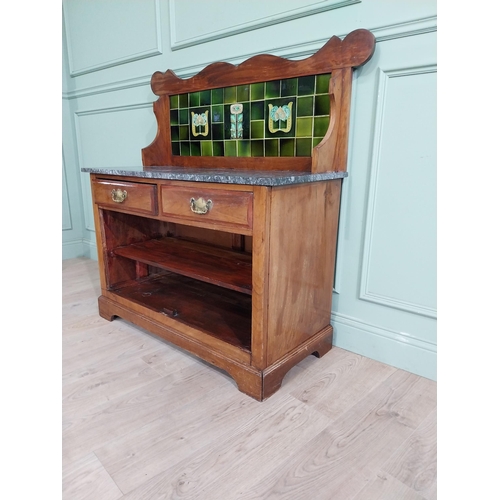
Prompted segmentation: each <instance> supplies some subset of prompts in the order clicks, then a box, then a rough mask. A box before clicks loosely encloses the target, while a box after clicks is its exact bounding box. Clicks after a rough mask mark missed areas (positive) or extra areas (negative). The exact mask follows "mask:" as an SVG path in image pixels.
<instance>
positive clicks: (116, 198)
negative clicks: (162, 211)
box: [93, 179, 158, 215]
mask: <svg viewBox="0 0 500 500" xmlns="http://www.w3.org/2000/svg"><path fill="white" fill-rule="evenodd" d="M93 192H94V203H97V204H98V205H100V206H103V207H109V208H113V209H116V210H123V211H126V212H133V213H139V214H147V215H156V214H157V213H158V209H157V199H156V185H154V184H141V183H136V182H126V181H110V180H103V179H101V180H96V181H94V183H93Z"/></svg>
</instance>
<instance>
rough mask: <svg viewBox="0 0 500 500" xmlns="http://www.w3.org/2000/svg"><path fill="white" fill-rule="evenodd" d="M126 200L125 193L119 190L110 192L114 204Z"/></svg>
mask: <svg viewBox="0 0 500 500" xmlns="http://www.w3.org/2000/svg"><path fill="white" fill-rule="evenodd" d="M126 198H127V191H125V190H123V191H122V190H121V189H112V190H111V199H112V200H113V201H114V202H115V203H123V202H124V201H125V199H126Z"/></svg>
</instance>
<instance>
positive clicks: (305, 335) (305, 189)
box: [267, 180, 342, 364]
mask: <svg viewBox="0 0 500 500" xmlns="http://www.w3.org/2000/svg"><path fill="white" fill-rule="evenodd" d="M341 182H342V181H341V180H336V181H329V182H325V183H313V184H307V185H298V186H291V187H282V188H277V189H273V191H272V196H271V226H270V235H271V239H270V249H269V255H270V261H269V312H268V315H269V317H268V351H267V362H268V364H271V363H273V362H275V361H276V360H278V359H280V358H281V357H283V356H284V355H285V354H286V353H287V352H289V351H290V350H292V349H293V348H294V347H296V346H298V345H300V344H302V343H303V342H305V341H307V340H308V339H309V338H310V337H311V336H312V335H314V334H316V333H318V332H319V331H320V330H322V329H323V328H325V327H326V326H328V325H330V310H331V301H332V286H333V275H334V268H335V253H336V246H337V225H338V215H339V202H340V187H341Z"/></svg>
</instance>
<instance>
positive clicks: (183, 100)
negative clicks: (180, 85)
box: [179, 94, 189, 108]
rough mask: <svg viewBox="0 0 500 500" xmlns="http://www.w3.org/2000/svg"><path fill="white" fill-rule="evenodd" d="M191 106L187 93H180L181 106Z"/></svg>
mask: <svg viewBox="0 0 500 500" xmlns="http://www.w3.org/2000/svg"><path fill="white" fill-rule="evenodd" d="M188 107H189V99H188V95H187V94H180V95H179V108H188Z"/></svg>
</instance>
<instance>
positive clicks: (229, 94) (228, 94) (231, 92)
mask: <svg viewBox="0 0 500 500" xmlns="http://www.w3.org/2000/svg"><path fill="white" fill-rule="evenodd" d="M235 102H236V87H226V88H225V89H224V103H225V104H231V103H235Z"/></svg>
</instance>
